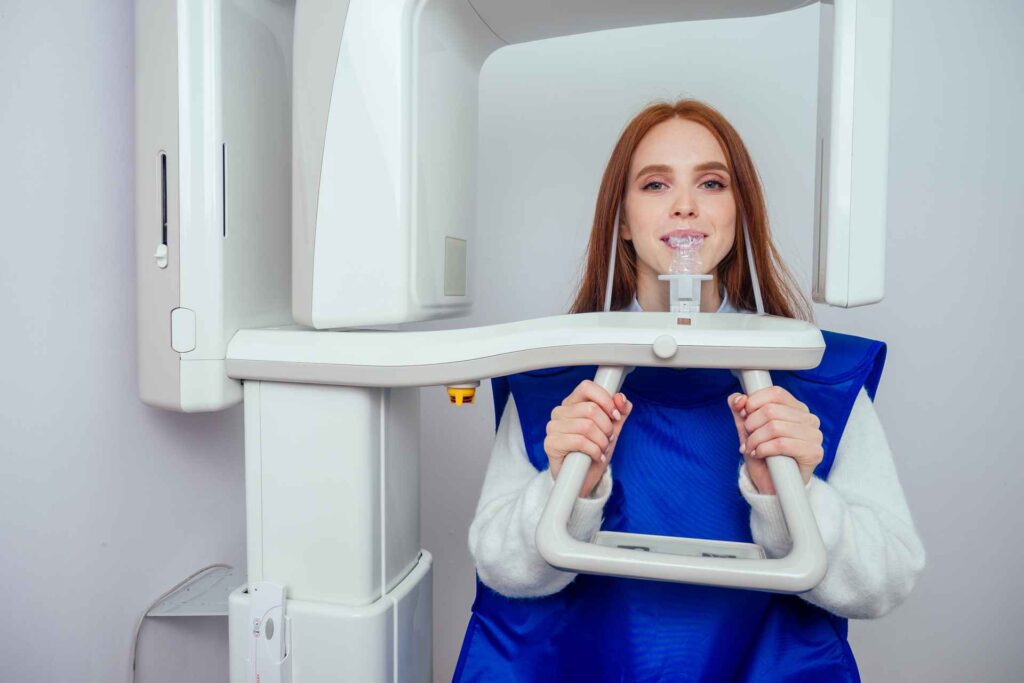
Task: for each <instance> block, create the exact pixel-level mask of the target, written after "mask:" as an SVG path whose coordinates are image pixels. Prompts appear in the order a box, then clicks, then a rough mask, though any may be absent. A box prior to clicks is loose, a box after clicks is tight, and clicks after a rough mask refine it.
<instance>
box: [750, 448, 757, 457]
mask: <svg viewBox="0 0 1024 683" xmlns="http://www.w3.org/2000/svg"><path fill="white" fill-rule="evenodd" d="M750 457H751V458H756V457H757V449H756V448H755V449H754V450H752V451H750Z"/></svg>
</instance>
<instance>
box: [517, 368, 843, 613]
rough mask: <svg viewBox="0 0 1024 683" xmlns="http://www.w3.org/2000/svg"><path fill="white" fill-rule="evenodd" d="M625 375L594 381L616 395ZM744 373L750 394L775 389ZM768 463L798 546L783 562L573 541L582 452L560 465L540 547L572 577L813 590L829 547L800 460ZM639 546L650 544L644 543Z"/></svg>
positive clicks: (619, 371)
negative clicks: (570, 527)
mask: <svg viewBox="0 0 1024 683" xmlns="http://www.w3.org/2000/svg"><path fill="white" fill-rule="evenodd" d="M624 374H625V371H624V368H621V367H601V368H599V369H598V371H597V374H596V376H595V378H594V381H595V382H596V383H597V384H600V385H601V386H602V387H604V388H605V389H606V390H607V391H608V393H610V394H614V393H616V392H617V391H618V390H619V388H620V387H621V386H622V380H623V377H624ZM739 374H740V379H741V381H742V383H743V387H744V390H745V391H746V392H747V393H748V394H749V393H752V392H754V391H757V390H759V389H763V388H765V387H769V386H771V385H772V382H771V376H770V375H769V374H768V372H767V371H764V370H741V371H739ZM767 464H768V471H769V473H770V475H771V478H772V482H773V483H774V485H775V489H776V492H777V495H778V497H779V502H780V504H781V507H782V513H783V516H784V517H785V519H786V524H787V525H788V527H789V533H790V537H791V538H792V540H793V546H792V549H791V550H790V552H789V554H788V555H786V556H785V557H781V558H777V559H746V558H723V557H689V556H681V555H671V554H667V553H660V552H650V551H645V550H637V549H631V548H623V547H607V546H599V545H596V544H594V543H585V542H583V541H579V540H577V539H575V538H573V537H572V536H571V535H570V534H569V531H568V522H569V517H570V515H571V514H572V509H573V506H574V505H575V504H576V498H577V496H578V494H579V491H580V488H581V487H582V485H583V480H584V479H585V478H586V475H587V470H588V469H589V467H590V457H589V456H587V455H585V454H583V453H570V454H569V455H568V456H567V457H566V459H565V461H564V462H563V463H562V468H561V470H560V471H559V474H558V479H557V480H556V481H555V486H554V489H553V490H552V492H551V496H550V497H549V498H548V502H547V505H546V506H545V508H544V512H543V513H542V515H541V519H540V523H539V524H538V526H537V548H538V550H539V551H540V554H541V556H542V557H543V558H544V559H545V560H546V561H547V562H548V563H549V564H551V565H552V566H554V567H558V568H559V569H564V570H567V571H574V572H586V573H590V574H605V575H610V576H621V577H627V578H641V579H655V580H661V581H674V582H678V583H695V584H703V585H709V586H725V587H733V588H749V589H754V590H766V591H773V592H778V593H802V592H804V591H808V590H810V589H812V588H814V587H815V586H816V585H818V583H819V582H820V581H821V579H822V577H824V575H825V571H826V569H827V562H826V556H825V545H824V543H823V542H822V540H821V534H820V533H819V531H818V525H817V522H816V521H815V519H814V513H813V512H812V511H811V506H810V503H809V501H808V500H807V495H806V492H805V489H804V482H803V478H802V477H801V476H800V470H799V468H798V467H797V464H796V462H795V461H794V460H793V459H792V458H789V457H785V456H775V457H771V458H768V459H767ZM637 538H638V539H640V538H641V537H640V536H639V535H638V536H637ZM637 545H638V546H642V545H644V544H643V542H642V541H638V543H637Z"/></svg>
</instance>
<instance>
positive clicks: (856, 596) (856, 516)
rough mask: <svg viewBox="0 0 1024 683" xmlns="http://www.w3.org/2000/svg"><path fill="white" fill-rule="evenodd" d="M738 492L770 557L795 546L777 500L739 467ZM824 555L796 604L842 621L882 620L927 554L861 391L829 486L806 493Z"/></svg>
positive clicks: (813, 486)
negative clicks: (820, 570)
mask: <svg viewBox="0 0 1024 683" xmlns="http://www.w3.org/2000/svg"><path fill="white" fill-rule="evenodd" d="M739 485H740V491H741V492H742V494H743V497H744V498H745V499H746V500H747V502H748V503H749V504H750V507H751V513H750V529H751V533H752V535H753V538H754V541H755V542H756V543H758V544H760V545H761V546H763V547H764V549H765V552H766V553H767V554H768V556H769V557H781V556H783V555H785V554H787V553H788V552H789V549H790V547H792V541H791V540H790V537H789V530H788V528H787V527H786V522H785V519H784V518H783V516H782V509H781V507H780V505H779V501H778V498H777V497H776V496H768V495H763V494H760V493H758V492H757V490H756V488H755V487H754V485H753V483H752V482H751V480H750V477H749V475H748V474H747V471H746V466H743V467H741V468H740V481H739ZM807 495H808V497H809V499H810V503H811V509H812V510H813V511H814V516H815V518H816V519H817V520H818V526H819V528H820V529H821V535H822V540H823V541H824V542H825V548H826V551H827V554H828V571H827V572H826V574H825V578H824V579H823V580H822V581H821V583H820V584H818V586H817V587H816V588H814V589H813V590H811V591H809V592H807V593H804V594H802V595H801V597H802V598H803V599H805V600H807V601H808V602H810V603H813V604H815V605H818V606H819V607H822V608H824V609H826V610H828V611H830V612H832V613H834V614H838V615H839V616H842V617H847V618H856V619H870V618H875V617H880V616H882V615H884V614H886V613H887V612H889V611H890V610H892V609H893V608H895V607H896V606H897V605H899V604H900V603H901V602H903V600H904V599H905V598H906V597H907V596H908V595H909V594H910V591H911V589H913V587H914V583H915V582H916V581H917V577H918V575H919V574H920V573H921V571H922V570H923V569H924V565H925V554H924V546H923V545H922V544H921V539H920V538H918V535H917V531H916V530H915V528H914V522H913V520H912V519H911V516H910V510H909V508H908V507H907V502H906V499H905V498H904V495H903V489H902V487H901V486H900V482H899V478H898V477H897V475H896V466H895V464H894V463H893V457H892V452H891V451H890V449H889V443H888V441H887V440H886V438H885V432H884V431H883V430H882V424H881V422H880V421H879V419H878V414H877V413H876V412H875V408H874V405H873V404H872V403H871V400H870V399H869V398H868V396H867V393H866V392H865V391H864V389H863V388H862V389H861V390H860V393H859V394H858V396H857V399H856V401H855V402H854V406H853V410H852V411H851V413H850V418H849V420H848V422H847V425H846V429H845V431H844V432H843V436H842V438H841V439H840V440H839V445H838V447H837V450H836V457H835V462H834V463H833V465H832V470H831V472H830V473H829V477H828V481H823V480H821V479H819V478H817V477H812V478H811V481H810V482H809V483H808V486H807Z"/></svg>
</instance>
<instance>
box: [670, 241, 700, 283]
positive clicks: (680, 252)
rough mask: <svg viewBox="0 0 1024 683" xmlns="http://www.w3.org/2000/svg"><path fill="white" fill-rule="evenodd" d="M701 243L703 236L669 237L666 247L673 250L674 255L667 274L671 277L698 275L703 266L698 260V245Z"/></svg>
mask: <svg viewBox="0 0 1024 683" xmlns="http://www.w3.org/2000/svg"><path fill="white" fill-rule="evenodd" d="M703 243H704V237H703V236H691V235H685V236H682V237H675V236H673V237H669V238H668V246H670V247H672V248H673V249H674V250H675V254H674V255H673V257H672V263H671V264H670V265H669V267H668V272H669V273H670V274H672V275H700V274H701V267H702V266H703V263H701V260H700V245H702V244H703Z"/></svg>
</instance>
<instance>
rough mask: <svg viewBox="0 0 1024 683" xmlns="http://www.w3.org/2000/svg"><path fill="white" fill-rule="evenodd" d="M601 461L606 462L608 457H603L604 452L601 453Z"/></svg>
mask: <svg viewBox="0 0 1024 683" xmlns="http://www.w3.org/2000/svg"><path fill="white" fill-rule="evenodd" d="M601 462H608V458H607V457H605V454H604V453H602V454H601Z"/></svg>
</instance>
